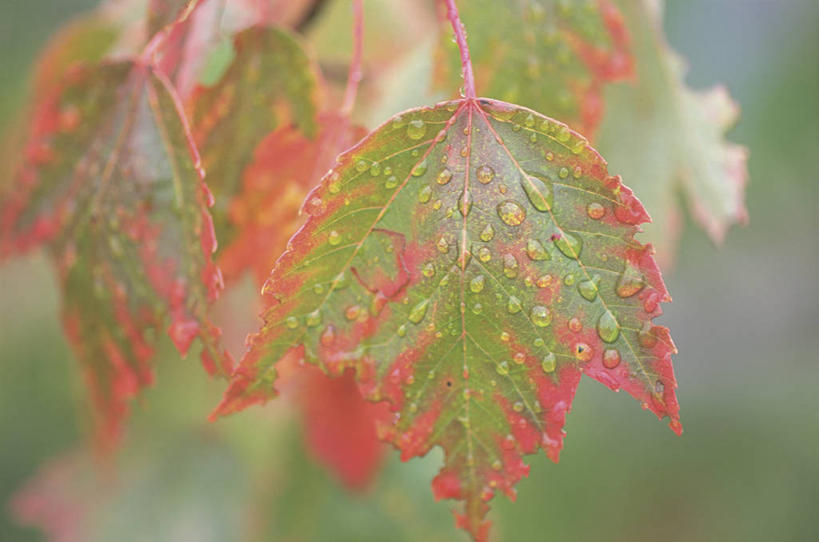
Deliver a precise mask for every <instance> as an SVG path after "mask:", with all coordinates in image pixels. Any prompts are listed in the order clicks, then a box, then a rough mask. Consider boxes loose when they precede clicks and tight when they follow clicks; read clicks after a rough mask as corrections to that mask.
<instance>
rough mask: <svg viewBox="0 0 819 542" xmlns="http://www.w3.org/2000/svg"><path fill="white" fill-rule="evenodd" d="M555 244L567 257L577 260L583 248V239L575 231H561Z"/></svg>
mask: <svg viewBox="0 0 819 542" xmlns="http://www.w3.org/2000/svg"><path fill="white" fill-rule="evenodd" d="M555 246H557V248H558V250H560V252H562V253H563V255H564V256H566V257H567V258H572V259H573V260H576V259H577V258H579V257H580V251H581V250H582V248H583V241H582V240H581V239H580V237H579V236H577V235H575V234H573V233H566V232H561V233H560V234H558V236H557V238H556V239H555Z"/></svg>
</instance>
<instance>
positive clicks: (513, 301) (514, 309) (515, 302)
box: [506, 295, 523, 314]
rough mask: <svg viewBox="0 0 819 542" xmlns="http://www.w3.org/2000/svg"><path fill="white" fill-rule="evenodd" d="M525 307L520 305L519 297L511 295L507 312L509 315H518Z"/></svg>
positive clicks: (507, 304)
mask: <svg viewBox="0 0 819 542" xmlns="http://www.w3.org/2000/svg"><path fill="white" fill-rule="evenodd" d="M522 308H523V306H522V305H521V303H520V299H518V298H517V297H515V296H513V295H510V296H509V301H508V302H507V303H506V310H508V311H509V314H517V313H519V312H520V311H521V309H522Z"/></svg>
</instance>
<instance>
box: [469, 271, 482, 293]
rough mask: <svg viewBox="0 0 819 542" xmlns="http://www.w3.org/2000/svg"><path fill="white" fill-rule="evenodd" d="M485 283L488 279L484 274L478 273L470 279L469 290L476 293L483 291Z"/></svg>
mask: <svg viewBox="0 0 819 542" xmlns="http://www.w3.org/2000/svg"><path fill="white" fill-rule="evenodd" d="M485 283H486V279H484V277H483V275H478V276H476V277H475V278H473V279H472V280H470V281H469V290H470V291H471V292H472V293H474V294H477V293H480V292H482V291H483V287H484V285H485Z"/></svg>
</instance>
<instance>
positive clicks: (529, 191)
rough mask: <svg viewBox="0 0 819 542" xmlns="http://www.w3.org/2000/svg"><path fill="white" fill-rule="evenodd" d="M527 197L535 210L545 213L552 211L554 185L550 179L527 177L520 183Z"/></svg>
mask: <svg viewBox="0 0 819 542" xmlns="http://www.w3.org/2000/svg"><path fill="white" fill-rule="evenodd" d="M520 184H521V186H522V187H523V191H524V192H526V197H527V198H529V201H530V202H531V203H532V205H533V206H534V208H535V209H537V210H538V211H540V212H542V213H545V212H548V211H550V210H551V209H552V205H554V190H553V188H552V183H551V182H550V181H549V180H548V179H543V178H541V177H538V176H535V175H527V176H526V177H524V178H523V179H521V181H520Z"/></svg>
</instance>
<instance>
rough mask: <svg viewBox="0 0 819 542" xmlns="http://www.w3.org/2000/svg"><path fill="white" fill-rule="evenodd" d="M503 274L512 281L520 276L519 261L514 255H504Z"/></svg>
mask: <svg viewBox="0 0 819 542" xmlns="http://www.w3.org/2000/svg"><path fill="white" fill-rule="evenodd" d="M503 274H504V275H506V277H507V278H510V279H513V278H515V277H517V276H518V259H517V258H515V255H514V254H504V255H503Z"/></svg>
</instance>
